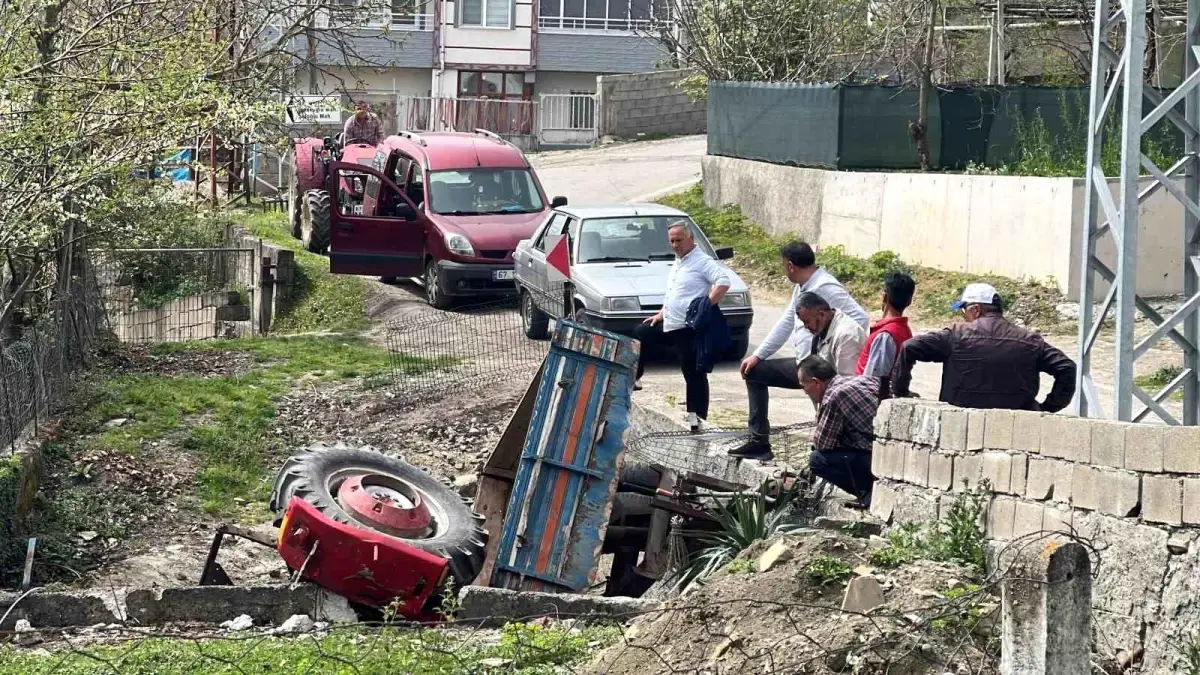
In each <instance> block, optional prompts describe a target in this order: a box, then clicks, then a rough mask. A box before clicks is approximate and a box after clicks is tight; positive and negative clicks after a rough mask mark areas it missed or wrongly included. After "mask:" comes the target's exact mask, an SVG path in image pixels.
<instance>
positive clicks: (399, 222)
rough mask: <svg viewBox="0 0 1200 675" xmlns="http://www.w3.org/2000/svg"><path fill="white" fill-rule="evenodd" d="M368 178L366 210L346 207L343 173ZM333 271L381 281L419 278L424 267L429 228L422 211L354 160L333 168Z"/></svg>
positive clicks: (330, 245)
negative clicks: (365, 175) (396, 278)
mask: <svg viewBox="0 0 1200 675" xmlns="http://www.w3.org/2000/svg"><path fill="white" fill-rule="evenodd" d="M343 172H345V173H354V174H359V175H362V174H367V177H366V178H367V181H366V185H365V186H364V190H363V192H364V194H363V203H362V212H361V213H360V214H356V213H354V210H355V209H354V205H352V204H349V203H343V202H342V197H343V195H342V194H341V190H339V189H336V186H338V185H341V180H342V173H343ZM329 173H330V177H329V185H333V186H335V189H334V191H333V194H332V195H331V201H332V204H331V205H330V214H329V271H330V272H332V273H333V274H362V275H366V276H378V277H401V278H403V277H417V276H420V275H421V273H422V271H423V269H424V255H425V227H424V223H423V222H422V218H421V214H420V212H418V211H417V207H416V206H414V205H413V203H412V202H410V201H409V200H408V197H407V196H405V194H404V192H403V191H401V190H400V189H399V188H398V187H396V184H395V183H393V182H392V181H390V180H388V178H387V177H386V176H384V175H383V174H382V173H380V172H379V171H377V170H376V169H374V168H372V167H368V166H364V165H362V164H356V163H352V162H334V163H333V164H331V165H329Z"/></svg>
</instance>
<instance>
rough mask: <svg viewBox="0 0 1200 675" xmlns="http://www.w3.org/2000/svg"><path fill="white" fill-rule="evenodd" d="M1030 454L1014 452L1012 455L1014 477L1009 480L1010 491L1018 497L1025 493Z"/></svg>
mask: <svg viewBox="0 0 1200 675" xmlns="http://www.w3.org/2000/svg"><path fill="white" fill-rule="evenodd" d="M1028 467H1029V455H1026V454H1025V453H1014V454H1013V455H1012V478H1010V479H1009V481H1008V492H1009V493H1010V494H1014V495H1017V496H1018V497H1020V496H1022V495H1024V494H1025V483H1026V482H1027V480H1028V471H1029V468H1028Z"/></svg>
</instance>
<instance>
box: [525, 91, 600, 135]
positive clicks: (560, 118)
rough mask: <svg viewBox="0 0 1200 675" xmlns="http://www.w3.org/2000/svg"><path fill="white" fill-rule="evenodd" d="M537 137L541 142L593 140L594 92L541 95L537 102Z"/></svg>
mask: <svg viewBox="0 0 1200 675" xmlns="http://www.w3.org/2000/svg"><path fill="white" fill-rule="evenodd" d="M538 140H539V141H540V142H541V145H592V144H593V143H595V142H596V95H595V94H591V93H586V92H572V93H569V94H542V95H541V98H540V100H539V102H538Z"/></svg>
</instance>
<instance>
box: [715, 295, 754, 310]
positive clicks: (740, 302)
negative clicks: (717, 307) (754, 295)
mask: <svg viewBox="0 0 1200 675" xmlns="http://www.w3.org/2000/svg"><path fill="white" fill-rule="evenodd" d="M720 304H721V308H722V309H724V308H733V307H749V306H750V291H738V292H737V293H726V294H725V297H723V298H721V303H720Z"/></svg>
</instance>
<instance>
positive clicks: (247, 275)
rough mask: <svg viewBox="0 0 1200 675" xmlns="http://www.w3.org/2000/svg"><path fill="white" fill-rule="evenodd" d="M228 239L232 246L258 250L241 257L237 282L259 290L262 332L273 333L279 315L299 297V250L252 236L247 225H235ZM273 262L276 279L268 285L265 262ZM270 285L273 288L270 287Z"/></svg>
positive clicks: (257, 303)
mask: <svg viewBox="0 0 1200 675" xmlns="http://www.w3.org/2000/svg"><path fill="white" fill-rule="evenodd" d="M225 240H226V242H227V243H228V245H229V246H230V247H232V248H245V249H254V250H255V251H256V252H257V253H256V254H255V255H254V256H252V257H247V256H238V258H237V260H238V261H239V262H240V263H242V264H239V265H238V269H237V271H236V281H237V282H238V283H240V284H243V285H245V286H248V287H250V288H254V289H255V293H254V308H253V311H254V312H255V316H256V317H258V326H259V331H260V332H262V333H267V332H270V329H271V324H272V323H273V322H274V319H275V317H276V316H277V315H279V314H280V313H282V312H286V311H287V310H288V309H290V308H291V306H292V303H294V302H295V299H296V289H295V286H296V284H295V282H296V276H295V275H296V253H295V251H292V250H291V249H288V248H284V247H282V246H279V245H277V244H272V243H270V242H267V241H264V240H262V239H260V238H258V237H255V236H252V235H251V234H250V232H249V231H248V230H246V229H245V228H243V227H240V226H236V225H231V226H230V227H229V229H228V231H227V232H226V235H225ZM264 258H267V259H269V261H270V265H271V270H270V273H271V275H272V277H273V281H272V282H271V283H270V284H265V283H264V281H263V279H262V278H261V277H262V269H261V267H262V262H263V259H264ZM268 285H269V288H268Z"/></svg>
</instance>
